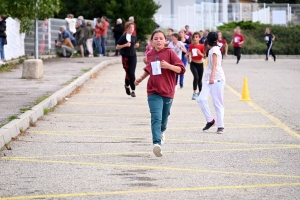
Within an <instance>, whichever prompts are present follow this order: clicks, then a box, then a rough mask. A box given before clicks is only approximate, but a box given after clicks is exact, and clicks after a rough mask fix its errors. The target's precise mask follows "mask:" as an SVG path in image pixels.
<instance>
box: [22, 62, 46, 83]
mask: <svg viewBox="0 0 300 200" xmlns="http://www.w3.org/2000/svg"><path fill="white" fill-rule="evenodd" d="M43 75H44V67H43V61H42V60H40V59H30V60H25V61H24V63H23V71H22V78H25V79H39V78H42V77H43Z"/></svg>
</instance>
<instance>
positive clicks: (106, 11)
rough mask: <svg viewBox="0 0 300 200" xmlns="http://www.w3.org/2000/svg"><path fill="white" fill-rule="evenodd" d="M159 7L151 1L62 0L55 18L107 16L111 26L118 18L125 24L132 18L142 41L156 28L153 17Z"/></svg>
mask: <svg viewBox="0 0 300 200" xmlns="http://www.w3.org/2000/svg"><path fill="white" fill-rule="evenodd" d="M159 7H160V5H158V4H156V3H155V2H154V1H153V0H64V1H63V3H62V9H61V11H60V12H59V13H58V14H57V15H56V16H57V17H58V18H65V17H66V15H67V14H73V15H74V16H76V17H78V16H80V15H82V16H84V18H86V19H93V18H97V17H101V16H107V17H108V18H109V19H111V20H112V21H111V23H112V25H114V23H115V21H116V19H118V18H121V19H122V20H123V22H124V23H125V22H126V21H128V18H129V17H130V16H134V18H135V23H136V25H137V34H138V39H139V40H140V41H143V40H145V36H146V35H147V34H150V33H151V32H152V31H153V29H154V28H155V27H156V24H155V22H154V19H153V16H154V14H155V13H156V11H157V10H158V8H159Z"/></svg>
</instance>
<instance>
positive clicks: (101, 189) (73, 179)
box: [0, 59, 300, 200]
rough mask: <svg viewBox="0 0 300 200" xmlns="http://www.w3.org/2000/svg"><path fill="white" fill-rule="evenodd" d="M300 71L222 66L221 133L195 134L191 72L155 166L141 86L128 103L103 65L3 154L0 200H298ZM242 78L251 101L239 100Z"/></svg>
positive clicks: (197, 119)
mask: <svg viewBox="0 0 300 200" xmlns="http://www.w3.org/2000/svg"><path fill="white" fill-rule="evenodd" d="M298 63H299V61H298V60H287V59H286V60H279V59H278V60H277V62H276V63H274V62H270V61H269V62H265V61H263V60H262V59H257V60H250V59H242V60H241V62H240V64H238V65H237V64H235V60H231V59H225V60H224V62H223V67H224V70H225V75H226V78H227V85H226V87H225V133H224V134H221V135H220V134H216V127H214V128H212V130H211V131H210V132H205V133H204V132H202V131H201V130H202V128H203V127H204V125H205V123H206V122H205V119H204V116H203V114H202V112H201V110H200V107H199V105H198V104H197V102H196V101H193V100H191V96H192V74H191V72H190V70H189V67H188V68H187V71H186V77H185V84H184V88H183V89H178V90H177V91H176V95H175V99H174V102H173V106H172V108H171V115H170V118H169V124H168V129H167V131H166V142H165V144H164V145H163V146H162V149H163V157H161V158H157V157H155V156H154V154H153V153H152V148H153V146H152V141H151V137H152V136H151V130H150V113H149V108H148V104H147V94H146V80H144V82H143V83H141V85H140V86H138V87H137V90H136V95H137V97H136V98H132V97H130V96H128V95H126V94H125V90H124V77H125V73H124V71H123V69H122V66H121V65H120V64H116V65H111V66H107V67H105V68H103V69H102V70H101V71H100V72H99V73H98V76H95V77H93V78H91V79H90V80H89V81H88V82H86V84H84V86H83V87H82V88H80V89H79V90H78V91H77V93H76V94H74V95H73V96H71V97H70V98H69V99H68V101H66V102H65V103H63V104H61V105H58V106H57V107H56V108H55V110H54V111H53V112H50V113H48V114H47V115H45V116H44V117H43V118H42V119H41V120H39V121H38V122H37V123H36V127H30V128H29V129H28V130H27V131H26V133H25V134H23V135H22V136H19V137H18V138H16V139H15V141H13V142H11V144H10V147H11V148H12V150H6V149H5V150H3V151H1V152H0V155H1V157H0V191H1V192H0V200H1V199H62V198H64V199H72V200H73V199H272V200H273V199H299V196H300V162H299V158H300V156H299V154H300V149H299V148H300V135H299V134H300V131H299V120H298V119H297V118H298V117H299V108H298V107H299V103H300V102H299V101H300V100H299V98H297V97H298V96H299V94H300V87H299V85H300V84H299V83H300V82H299V79H298V77H299V71H300V68H299V64H298ZM143 66H144V65H143V64H142V63H138V66H137V72H136V75H137V76H139V75H141V74H142V71H143V70H142V68H143ZM245 76H246V77H247V78H248V84H249V91H250V97H251V99H252V101H251V102H244V101H240V94H241V89H242V85H243V78H244V77H245ZM210 105H211V108H212V111H213V107H212V104H211V102H210ZM213 113H215V112H214V111H213ZM214 115H215V114H214Z"/></svg>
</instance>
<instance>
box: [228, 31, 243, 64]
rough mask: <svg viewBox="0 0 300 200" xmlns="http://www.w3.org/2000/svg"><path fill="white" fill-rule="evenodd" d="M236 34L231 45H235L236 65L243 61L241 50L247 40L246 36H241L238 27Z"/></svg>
mask: <svg viewBox="0 0 300 200" xmlns="http://www.w3.org/2000/svg"><path fill="white" fill-rule="evenodd" d="M234 32H235V33H234V35H233V38H232V40H231V44H233V48H234V55H235V56H236V58H237V61H236V64H238V63H239V62H240V59H241V48H242V45H243V44H244V42H245V38H244V35H243V34H241V29H240V27H236V28H235V30H234Z"/></svg>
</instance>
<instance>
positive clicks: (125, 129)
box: [30, 125, 278, 133]
mask: <svg viewBox="0 0 300 200" xmlns="http://www.w3.org/2000/svg"><path fill="white" fill-rule="evenodd" d="M234 128H235V129H246V128H278V126H271V125H249V126H226V129H234ZM194 129H199V131H200V130H201V128H200V127H199V126H194V127H192V126H189V127H171V128H168V130H194ZM104 131H106V132H108V131H149V132H150V131H151V127H146V128H110V129H109V128H108V129H91V130H78V129H77V130H70V129H68V130H56V131H55V130H48V131H30V132H32V133H75V132H77V133H78V132H104Z"/></svg>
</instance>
